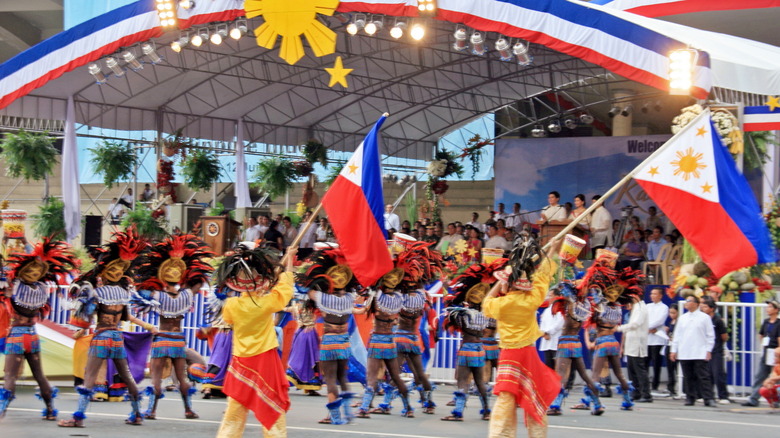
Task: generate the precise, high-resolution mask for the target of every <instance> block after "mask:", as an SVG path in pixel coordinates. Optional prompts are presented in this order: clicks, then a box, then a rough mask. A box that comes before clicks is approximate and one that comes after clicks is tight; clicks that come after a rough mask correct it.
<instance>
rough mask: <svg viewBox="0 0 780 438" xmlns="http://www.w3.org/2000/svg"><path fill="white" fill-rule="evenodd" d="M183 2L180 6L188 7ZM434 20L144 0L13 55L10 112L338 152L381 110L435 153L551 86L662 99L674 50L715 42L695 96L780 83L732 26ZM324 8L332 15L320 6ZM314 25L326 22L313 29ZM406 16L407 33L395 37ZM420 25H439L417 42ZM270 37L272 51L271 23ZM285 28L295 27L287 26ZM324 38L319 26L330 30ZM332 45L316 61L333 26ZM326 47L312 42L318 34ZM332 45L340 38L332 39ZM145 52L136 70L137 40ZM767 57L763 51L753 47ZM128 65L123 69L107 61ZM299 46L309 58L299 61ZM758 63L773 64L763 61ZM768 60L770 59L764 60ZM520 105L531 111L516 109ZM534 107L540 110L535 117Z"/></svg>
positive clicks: (508, 3)
mask: <svg viewBox="0 0 780 438" xmlns="http://www.w3.org/2000/svg"><path fill="white" fill-rule="evenodd" d="M178 3H179V2H174V4H176V5H178ZM435 3H436V5H437V7H438V11H437V14H436V16H435V18H424V17H419V16H418V8H417V6H418V0H408V1H406V2H398V1H397V0H364V1H360V2H349V1H342V2H338V1H337V0H296V1H294V2H293V1H289V0H262V1H252V0H247V1H246V2H243V1H240V0H209V1H202V0H201V1H196V2H195V7H194V8H192V9H189V10H184V9H182V8H181V6H177V7H178V10H177V13H178V17H179V22H178V27H179V29H180V30H169V31H163V30H162V28H161V27H160V20H159V18H158V16H157V10H156V3H155V0H141V1H138V2H136V3H133V4H130V5H128V6H125V7H122V8H118V9H115V10H113V11H110V12H108V13H106V14H104V15H101V16H99V17H96V18H94V19H92V20H89V21H87V22H85V23H83V24H81V25H78V26H76V27H74V28H72V29H69V30H67V31H65V32H62V33H60V34H58V35H56V36H54V37H52V38H50V39H48V40H46V41H44V42H42V43H40V44H38V45H36V46H34V47H32V48H30V49H29V50H27V51H25V52H22V53H20V54H19V55H18V56H16V57H14V58H12V59H10V60H9V61H7V62H6V63H4V64H3V65H1V66H0V116H6V119H8V118H9V117H11V116H15V117H17V116H21V117H29V118H34V119H47V120H63V119H65V107H66V100H67V98H68V96H73V97H74V100H75V110H76V122H77V123H79V124H84V125H88V126H93V127H100V128H105V129H118V130H128V131H134V130H148V131H156V132H162V133H172V132H175V131H176V130H177V129H183V130H184V134H185V135H186V136H188V137H193V138H201V139H211V140H218V141H227V142H229V141H232V140H234V138H235V135H236V124H237V121H238V120H242V121H243V126H244V127H245V132H244V135H243V138H244V139H245V140H247V141H250V142H262V143H267V144H278V145H299V144H303V143H305V142H306V141H307V140H308V139H310V138H312V137H314V138H317V139H319V140H320V141H321V142H322V143H323V144H325V145H327V146H329V147H332V148H334V149H336V150H346V151H349V150H353V149H354V148H355V147H356V146H357V144H358V143H359V142H360V141H361V139H362V136H363V135H364V134H365V132H367V130H368V129H370V127H371V126H372V124H373V123H374V122H375V121H376V119H377V118H378V116H379V115H380V114H382V113H383V112H385V111H387V112H389V113H390V114H391V117H390V118H389V119H388V121H387V122H386V123H385V125H384V128H383V136H384V137H383V138H384V146H385V152H386V153H387V154H388V155H396V156H401V157H407V158H415V159H429V158H430V154H431V151H432V150H433V147H434V145H435V143H436V141H437V140H438V139H439V138H440V137H441V136H442V135H444V134H445V133H448V132H451V131H453V130H455V129H457V128H458V127H459V126H462V125H463V124H465V123H467V122H468V121H470V120H473V119H475V118H477V117H480V116H482V115H484V114H488V113H491V112H494V111H496V110H498V109H500V108H512V107H514V106H516V102H517V101H519V100H523V99H526V98H528V97H532V96H540V95H545V94H549V93H550V92H553V93H555V94H556V95H557V97H558V99H556V100H557V101H558V102H562V101H565V102H567V103H566V105H565V108H563V109H562V107H561V106H560V103H558V104H556V105H554V106H556V109H557V110H559V111H562V112H563V111H568V112H570V113H571V112H574V111H577V110H581V109H586V108H587V107H588V105H591V104H593V103H594V102H604V101H609V99H610V98H611V97H610V91H609V90H610V88H612V89H614V88H615V87H622V86H623V85H625V86H629V84H633V85H635V86H639V87H644V89H645V92H647V90H650V92H651V93H655V94H656V95H660V94H663V93H665V90H666V89H667V88H668V59H667V55H668V53H669V52H670V51H672V50H675V49H680V48H685V47H689V46H692V47H695V48H697V49H700V50H702V52H701V56H699V58H698V59H699V62H698V64H699V65H698V68H697V70H696V77H695V88H694V89H693V90H694V95H695V96H696V97H699V98H704V97H706V96H707V95H708V94H709V93H710V91H711V89H712V87H721V88H727V89H733V90H736V91H742V92H748V93H757V94H770V93H777V91H778V85H777V84H778V74H780V65H778V63H780V49H778V48H776V47H773V46H768V45H762V44H759V43H755V42H752V41H747V40H743V39H739V38H734V37H729V36H726V35H714V34H712V33H710V32H703V31H697V30H695V29H691V28H685V27H684V26H679V25H673V24H670V23H662V24H659V23H657V22H656V21H655V20H653V19H650V18H645V17H639V16H636V15H634V14H631V13H627V12H622V11H616V10H610V9H607V8H604V7H601V6H597V5H588V4H586V3H581V2H568V1H565V0H525V1H523V0H503V1H502V0H480V1H475V0H439V1H438V2H435ZM292 7H295V8H296V9H300V11H298V10H296V13H297V14H298V16H299V17H303V18H305V20H303V22H302V23H300V26H297V27H298V28H300V32H299V33H303V34H305V35H306V38H304V39H303V41H302V44H301V45H300V46H299V45H298V44H299V41H301V39H300V37H298V36H289V35H288V36H283V37H282V38H279V39H278V40H277V38H276V36H275V35H274V34H273V32H274V31H275V29H277V28H282V27H285V26H287V28H288V29H289V27H290V26H291V27H296V26H292V25H291V24H289V23H288V24H283V20H282V19H280V15H279V11H283V10H288V9H289V8H292ZM244 8H246V10H247V11H250V12H251V11H252V10H254V11H255V12H254V13H250V14H249V16H250V18H249V19H248V20H246V21H247V27H248V30H249V34H248V35H247V36H245V37H243V38H241V39H240V40H237V41H236V40H233V39H231V38H229V37H226V38H224V42H222V43H221V44H219V45H215V44H212V43H209V42H204V43H203V45H201V46H200V47H193V46H192V44H189V45H188V46H187V47H185V48H184V49H183V50H181V51H180V52H179V53H177V52H174V51H173V50H172V49H171V46H170V44H171V42H173V41H176V40H179V38H180V37H182V36H188V37H189V38H190V39H192V37H194V36H195V34H196V33H200V32H201V31H202V30H204V29H208V30H209V31H210V33H211V34H213V33H214V32H215V31H216V30H219V29H220V28H221V27H220V26H222V24H219V23H220V22H230V23H228V24H227V26H229V27H228V30H230V29H232V28H233V27H235V26H236V25H237V24H240V23H241V22H238V23H236V22H234V21H231V20H235V19H238V18H240V17H243V16H245V15H247V14H246V12H245V9H244ZM315 12H319V14H317V15H316V17H317V18H316V19H313V17H315ZM361 18H362V19H363V20H364V21H374V20H382V21H383V24H384V29H383V30H381V31H379V32H377V33H376V34H375V35H373V36H369V35H367V34H366V33H365V32H362V31H361V32H358V34H357V35H355V36H351V35H349V34H347V32H346V31H345V28H346V25H347V24H348V23H350V22H353V21H355V20H357V19H361ZM306 20H308V21H316V22H319V23H322V24H323V25H313V26H311V27H307V26H305V25H304V24H305V22H306ZM398 22H403V23H404V24H405V25H406V34H405V35H404V36H403V37H402V38H400V39H394V38H392V37H391V36H390V35H389V34H388V32H387V31H388V30H389V28H390V27H392V26H394V25H395V24H396V23H398ZM413 24H422V25H423V26H424V27H425V29H426V31H425V36H424V38H422V40H421V41H414V40H413V39H411V38H409V36H408V33H409V30H410V28H411V26H412V25H413ZM261 25H262V26H264V29H266V30H270V31H271V34H270V37H269V34H267V33H266V34H264V35H262V38H263V39H265V40H266V42H267V41H270V42H271V44H273V48H270V49H269V48H263V47H259V46H258V44H257V41H256V40H255V38H252V37H251V35H252V33H253V31H254V32H255V33H256V34H257V33H258V31H257V29H258V28H259V27H260V26H261ZM458 26H461V27H463V28H464V29H465V30H466V31H467V32H468V34H469V35H471V34H472V32H474V31H478V32H480V33H481V35H482V37H483V38H484V40H485V44H486V48H487V53H486V54H484V55H483V56H479V55H475V54H473V53H472V48H473V44H471V43H470V42H467V43H468V45H469V49H468V50H466V51H462V52H461V51H456V50H454V49H453V47H452V46H453V42H454V41H455V40H454V37H453V33H454V32H455V30H456V29H457V27H458ZM282 33H283V32H282ZM317 34H320V35H319V37H318V35H317ZM330 34H332V35H333V37H332V38H334V39H335V53H332V54H325V55H324V56H316V54H317V53H316V52H320V53H319V54H321V52H322V51H323V49H322V48H321V47H320V46H319V44H320V43H321V42H322V41H325V42H326V43H327V40H328V38H326V37H325V36H327V35H330ZM501 36H503V37H505V38H506V39H507V40H508V42H509V43H510V44H512V45H514V44H515V43H517V42H520V43H528V42H530V52H529V53H530V54H531V55H532V56H533V63H532V64H531V65H528V66H524V65H520V64H518V62H517V61H516V59H515V58H514V57H512V56H510V58H511V59H510V60H509V61H502V60H501V59H500V58H499V56H498V54H497V51H496V50H495V49H494V44H495V43H496V41H497V40H498V39H499V38H500V37H501ZM146 42H151V43H152V45H153V47H154V49H155V53H157V54H159V56H160V57H162V60H160V61H159V62H157V63H155V64H152V58H153V57H150V56H148V55H146V54H144V53H143V50H142V47H141V45H142V44H143V43H146ZM313 42H314V44H313ZM325 45H327V44H325ZM126 50H127V51H129V52H130V53H131V54H133V56H134V57H135V58H136V59H137V60H139V61H141V62H142V64H141V65H142V66H143V68H142V69H138V70H133V69H132V68H130V67H132V65H131V64H127V63H126V62H125V60H124V59H123V57H122V54H123V53H124V52H125V51H126ZM753 54H754V55H753ZM109 56H113V57H114V58H115V59H116V60H118V61H119V68H121V69H123V71H124V73H123V74H122V75H121V77H116V76H114V75H113V74H111V73H112V72H111V70H109V69H108V68H107V66H106V62H105V61H106V60H107V59H108V58H107V57H109ZM297 56H302V57H301V58H300V59H299V60H296V59H295V58H296V57H297ZM337 57H340V58H341V60H342V62H343V67H344V68H346V69H352V71H351V72H350V73H349V74H348V75H347V76H346V80H347V81H348V87H344V86H343V85H342V84H339V83H335V84H332V83H331V82H332V81H331V75H330V74H329V73H328V71H327V70H326V69H333V68H334V67H337V66H338V61H337ZM759 61H760V62H759ZM92 62H95V63H97V65H98V66H99V67H100V68H101V70H102V73H103V74H105V75H106V76H107V77H108V79H107V81H106V83H105V84H96V83H95V77H93V75H91V74H90V73H89V71H88V68H87V65H88V64H90V63H92ZM759 64H760V65H759ZM518 111H521V112H522V109H518ZM526 115H527V116H528V117H534V115H533V114H526Z"/></svg>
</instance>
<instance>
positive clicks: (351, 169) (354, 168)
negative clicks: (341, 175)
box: [347, 164, 359, 174]
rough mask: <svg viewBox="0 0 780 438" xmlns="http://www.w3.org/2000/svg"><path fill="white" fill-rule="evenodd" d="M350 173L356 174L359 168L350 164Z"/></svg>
mask: <svg viewBox="0 0 780 438" xmlns="http://www.w3.org/2000/svg"><path fill="white" fill-rule="evenodd" d="M347 167H349V173H351V174H354V173H355V171H356V170H358V168H359V166H355V165H354V164H350V165H349V166H347Z"/></svg>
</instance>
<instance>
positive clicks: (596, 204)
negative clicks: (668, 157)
mask: <svg viewBox="0 0 780 438" xmlns="http://www.w3.org/2000/svg"><path fill="white" fill-rule="evenodd" d="M709 113H710V111H709V109H707V110H705V111H704V112H702V113H701V114H699V115H698V116H697V117H696V118H695V119H693V120H691V122H690V123H688V124H687V125H685V127H683V129H681V130H680V132H678V133H677V134H674V135H673V136H672V138H670V139H669V140H666V142H665V143H664V144H663V145H662V146H661V147H660V148H658V149H656V150H655V151H653V153H652V154H650V155H649V156H648V157H647V158H645V159H644V161H642V162H641V163H639V165H637V166H636V167H634V169H633V170H631V172H628V173H627V174H626V176H624V177H623V178H622V179H621V180H620V181H618V182H617V184H615V185H614V186H613V187H612V188H611V189H609V190H607V191H606V192H605V193H604V194H603V195H601V198H599V199H598V200H597V201H596V202H594V203H593V204H591V205H590V207H588V208H586V209H585V211H583V212H582V214H580V215H578V216H577V217H576V218H574V220H573V221H571V223H570V224H569V225H567V226H566V228H564V229H563V230H561V232H560V233H558V234H557V235H556V236H555V237H553V238H552V239H550V240H549V241H548V242H547V244H546V245H544V248H542V250H543V251H547V250H548V249H549V248H550V246H551V245H552V243H553V242H554V241H556V240H558V239H560V238H562V237H563V236H565V235H566V233H568V232H569V231H571V230H572V229H574V227H576V226H577V224H579V223H580V222H582V220H583V219H585V217H587V215H589V214H590V213H592V212H593V211H594V210H595V209H597V208H598V207H599V206H600V205H601V204H603V203H604V201H606V200H607V198H608V197H609V196H610V195H612V194H613V193H615V192H616V191H617V190H618V189H619V188H621V187H622V186H623V185H624V184H625V183H627V182H628V181H629V180H631V178H633V177H634V175H636V174H637V172H638V171H639V169H641V168H642V167H644V165H645V164H646V163H648V162H649V161H651V160H652V159H653V158H655V157H656V156H658V155H660V154H661V153H662V152H663V151H665V150H666V148H667V147H668V146H669V145H670V144H672V140H675V139H676V138H677V137H679V136H681V135H682V134H683V133H685V132H687V131H688V130H689V129H693V125H695V124H696V123H695V122H697V121H698V120H699V118H701V117H703V116H704V115H705V114H709Z"/></svg>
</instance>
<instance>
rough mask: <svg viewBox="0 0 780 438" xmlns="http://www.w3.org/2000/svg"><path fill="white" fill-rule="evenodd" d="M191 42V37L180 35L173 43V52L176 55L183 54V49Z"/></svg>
mask: <svg viewBox="0 0 780 438" xmlns="http://www.w3.org/2000/svg"><path fill="white" fill-rule="evenodd" d="M189 42H190V36H189V35H181V34H180V35H179V39H178V40H176V41H174V42H172V43H171V50H173V51H174V52H176V53H179V52H181V49H183V48H185V47H187V44H189Z"/></svg>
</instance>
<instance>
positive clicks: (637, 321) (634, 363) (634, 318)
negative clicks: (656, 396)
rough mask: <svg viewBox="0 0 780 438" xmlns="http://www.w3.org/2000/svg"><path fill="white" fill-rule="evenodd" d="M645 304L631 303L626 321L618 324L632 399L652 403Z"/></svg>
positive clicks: (639, 302) (642, 302) (640, 301)
mask: <svg viewBox="0 0 780 438" xmlns="http://www.w3.org/2000/svg"><path fill="white" fill-rule="evenodd" d="M647 327H648V320H647V306H646V305H645V302H644V301H642V300H639V301H637V302H636V303H634V304H631V316H629V318H628V323H626V324H623V325H621V326H618V328H617V331H619V332H623V352H624V354H625V355H626V356H628V380H631V381H632V382H633V383H634V388H636V389H635V390H634V397H633V398H634V401H636V402H638V403H652V402H653V396H652V395H651V394H650V383H649V382H648V375H647V359H646V358H647V331H648V330H647Z"/></svg>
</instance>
